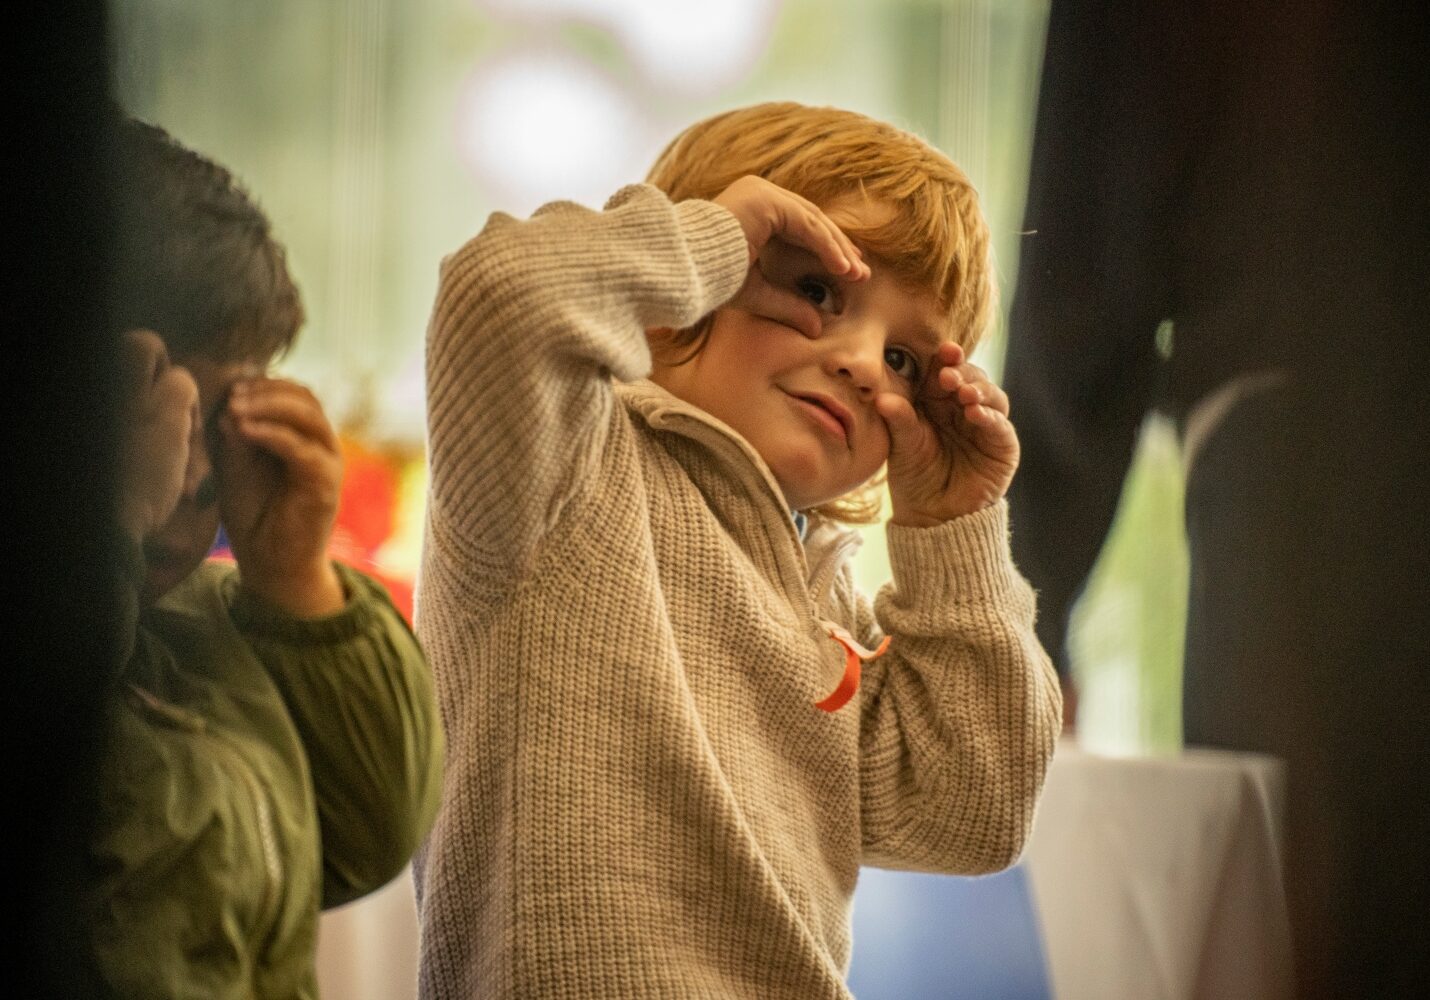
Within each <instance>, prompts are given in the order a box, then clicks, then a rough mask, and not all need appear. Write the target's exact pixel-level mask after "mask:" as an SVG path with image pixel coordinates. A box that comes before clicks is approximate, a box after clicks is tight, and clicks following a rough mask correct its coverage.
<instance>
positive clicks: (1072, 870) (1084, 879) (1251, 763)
mask: <svg viewBox="0 0 1430 1000" xmlns="http://www.w3.org/2000/svg"><path fill="white" fill-rule="evenodd" d="M1283 785H1284V779H1283V775H1282V771H1281V768H1280V766H1279V764H1277V762H1275V761H1273V760H1270V759H1268V758H1264V757H1258V756H1253V755H1246V754H1229V753H1222V752H1216V751H1197V750H1192V751H1187V752H1186V753H1183V754H1181V755H1179V756H1177V757H1172V758H1165V759H1162V758H1156V759H1145V758H1138V759H1127V758H1107V757H1098V756H1094V755H1091V754H1086V753H1083V752H1081V751H1079V750H1078V749H1077V748H1076V747H1075V746H1073V745H1072V744H1070V743H1067V742H1064V743H1063V744H1061V745H1060V746H1059V748H1058V753H1057V756H1056V757H1055V758H1054V761H1053V765H1052V769H1051V771H1050V772H1049V774H1048V782H1047V787H1046V789H1045V790H1044V793H1043V799H1042V802H1041V803H1040V805H1039V810H1038V819H1037V822H1036V824H1035V827H1034V830H1033V837H1032V840H1031V841H1030V842H1029V845H1028V850H1027V852H1026V855H1025V857H1024V862H1023V863H1024V865H1025V866H1026V869H1027V872H1028V876H1029V879H1030V881H1031V884H1032V887H1033V895H1034V898H1035V903H1036V907H1037V910H1038V917H1039V919H1040V921H1041V925H1042V935H1043V948H1044V952H1045V954H1046V956H1047V963H1048V970H1047V971H1048V978H1049V980H1050V982H1051V984H1052V988H1053V993H1054V996H1055V997H1056V998H1057V1000H1287V998H1289V997H1290V996H1291V989H1290V944H1289V933H1288V930H1287V920H1286V909H1285V903H1284V898H1283V895H1282V891H1281V864H1280V851H1279V846H1278V845H1279V844H1280V817H1281V797H1282V788H1283ZM416 942H417V917H416V910H415V908H414V905H413V898H412V879H411V876H410V874H406V873H405V874H404V875H403V876H402V877H400V878H398V879H397V880H396V881H394V882H393V883H392V884H391V885H389V886H387V887H386V888H385V889H383V890H381V891H379V892H377V893H375V894H373V895H371V896H369V897H367V898H366V899H363V900H359V901H358V902H356V903H353V904H351V905H349V906H346V907H344V908H342V909H340V910H334V911H331V912H329V913H327V914H324V916H323V921H322V925H321V928H320V934H319V940H318V979H319V984H320V987H321V989H322V994H323V996H324V997H325V998H329V1000H411V998H412V997H414V996H415V994H416V989H415V984H416V979H417V973H416V966H417V958H416V950H417V945H416Z"/></svg>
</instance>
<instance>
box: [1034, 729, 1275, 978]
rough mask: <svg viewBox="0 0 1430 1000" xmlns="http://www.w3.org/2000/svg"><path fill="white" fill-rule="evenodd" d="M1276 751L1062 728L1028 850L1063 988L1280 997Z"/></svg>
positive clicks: (1048, 947)
mask: <svg viewBox="0 0 1430 1000" xmlns="http://www.w3.org/2000/svg"><path fill="white" fill-rule="evenodd" d="M1284 787H1285V778H1284V774H1283V769H1282V767H1281V765H1280V764H1279V762H1277V761H1275V760H1273V759H1270V758H1267V757H1261V756H1256V755H1250V754H1232V753H1226V752H1221V751H1211V750H1188V751H1186V752H1184V753H1182V754H1180V755H1178V756H1176V757H1168V758H1165V759H1164V758H1136V759H1121V758H1107V757H1097V756H1093V755H1091V754H1086V753H1083V752H1081V751H1079V750H1078V749H1077V748H1076V747H1074V746H1073V745H1071V744H1069V743H1067V742H1064V743H1063V744H1061V745H1060V746H1059V748H1058V753H1057V756H1056V757H1055V758H1054V761H1053V766H1052V770H1051V771H1050V772H1049V774H1048V782H1047V786H1046V789H1045V791H1044V794H1043V799H1042V802H1041V803H1040V805H1039V809H1038V818H1037V821H1036V823H1035V825H1034V829H1033V837H1032V840H1031V841H1030V843H1029V845H1028V849H1027V852H1026V857H1025V863H1026V865H1027V869H1028V874H1029V877H1030V879H1031V882H1032V886H1033V895H1034V898H1035V900H1036V904H1037V909H1038V914H1039V917H1040V919H1041V921H1042V926H1043V944H1044V949H1045V952H1046V955H1047V959H1048V972H1049V976H1050V979H1051V982H1052V987H1053V993H1054V995H1055V996H1056V997H1057V998H1058V1000H1123V998H1125V1000H1284V998H1288V997H1290V996H1291V992H1292V991H1291V950H1290V933H1289V930H1288V923H1287V917H1286V906H1285V897H1284V894H1283V891H1282V886H1281V860H1280V858H1281V855H1280V844H1281V835H1280V827H1281V815H1282V797H1283V794H1284Z"/></svg>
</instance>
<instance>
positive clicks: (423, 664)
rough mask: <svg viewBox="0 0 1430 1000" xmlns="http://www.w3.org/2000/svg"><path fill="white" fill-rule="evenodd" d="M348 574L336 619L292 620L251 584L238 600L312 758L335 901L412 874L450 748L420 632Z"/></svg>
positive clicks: (327, 886) (327, 902)
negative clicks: (265, 601) (411, 863)
mask: <svg viewBox="0 0 1430 1000" xmlns="http://www.w3.org/2000/svg"><path fill="white" fill-rule="evenodd" d="M337 569H338V573H339V575H340V577H341V578H342V582H343V587H344V589H345V590H346V592H347V595H348V602H347V605H346V606H345V607H344V608H343V609H342V610H341V611H339V612H337V613H336V614H333V615H331V616H328V617H326V618H320V619H313V620H299V619H295V618H292V617H289V616H288V615H286V614H284V613H282V612H280V611H278V610H277V609H275V608H272V607H270V606H266V605H264V604H263V603H262V602H261V601H260V600H259V599H257V598H255V597H254V596H253V595H251V594H249V593H247V592H246V591H244V590H243V589H242V587H241V586H240V587H238V588H236V590H235V593H234V597H233V601H232V605H231V613H232V616H233V619H234V621H235V623H236V624H237V626H238V628H239V630H240V631H241V632H242V633H243V634H244V636H245V638H246V639H247V640H248V642H249V644H250V646H251V647H252V648H253V650H254V652H255V653H256V654H257V656H258V657H259V659H260V660H261V661H262V662H263V664H264V666H265V667H266V669H267V670H268V672H269V674H270V675H271V676H272V678H273V681H274V683H275V684H276V685H277V687H278V689H279V691H280V692H281V693H282V695H283V698H284V701H285V702H286V703H287V706H288V711H289V713H290V714H291V716H292V718H293V722H294V724H295V725H296V727H297V729H298V733H299V735H300V737H301V738H302V740H303V745H304V749H305V751H306V753H307V755H308V760H309V764H310V767H311V769H312V776H313V785H314V790H315V794H316V797H317V806H318V821H319V824H320V826H321V830H322V844H323V906H324V907H325V908H327V907H332V906H339V905H341V904H343V903H346V902H350V901H351V900H354V899H357V898H358V897H359V896H362V895H364V894H366V893H368V892H371V891H373V890H374V889H377V888H379V887H380V886H382V885H384V884H386V883H387V882H389V881H391V880H392V879H393V878H395V877H396V876H397V875H398V874H399V873H400V872H401V871H402V868H403V867H404V866H405V865H406V864H407V862H408V861H409V860H410V859H411V857H412V854H413V852H414V851H415V850H416V849H417V846H418V845H419V843H420V842H421V840H422V838H423V837H425V836H426V834H427V831H428V830H429V829H430V828H431V825H432V821H433V819H434V817H435V816H436V813H437V805H438V798H439V795H440V791H441V777H442V762H443V754H444V751H445V741H444V739H443V735H442V729H441V723H440V720H439V717H438V714H437V706H436V701H435V698H434V695H433V687H432V675H431V670H430V669H429V667H428V665H427V660H426V658H425V657H424V656H423V654H422V651H421V649H420V647H419V646H418V644H417V640H416V638H415V637H414V636H413V634H412V632H411V630H410V629H409V628H408V627H407V624H406V623H405V622H404V621H403V619H402V616H401V615H400V614H399V613H398V611H397V609H396V608H395V607H393V605H392V602H391V600H390V599H389V598H388V596H387V592H386V591H385V590H384V589H383V588H382V586H381V585H380V584H378V583H376V582H375V581H373V580H371V579H369V578H368V577H366V576H364V575H362V574H361V573H358V572H356V571H354V570H352V569H350V568H348V567H345V566H341V565H338V566H337Z"/></svg>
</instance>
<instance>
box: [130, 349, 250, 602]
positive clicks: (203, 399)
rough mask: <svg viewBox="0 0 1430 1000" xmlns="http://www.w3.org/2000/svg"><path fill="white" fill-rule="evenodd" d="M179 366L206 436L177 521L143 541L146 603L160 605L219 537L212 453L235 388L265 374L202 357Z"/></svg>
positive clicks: (197, 442)
mask: <svg viewBox="0 0 1430 1000" xmlns="http://www.w3.org/2000/svg"><path fill="white" fill-rule="evenodd" d="M174 363H175V364H178V365H181V366H183V367H184V368H187V369H188V370H189V373H190V374H191V375H193V377H194V381H195V382H196V383H197V384H198V387H199V414H200V418H201V419H202V420H203V430H202V433H200V434H196V435H194V440H193V441H192V442H191V443H190V446H189V466H188V473H189V474H188V476H187V477H186V482H188V483H191V484H193V485H192V486H190V487H187V488H186V489H185V491H184V494H183V496H181V497H180V498H179V505H178V507H177V508H175V510H174V513H173V516H172V517H170V518H169V520H168V521H166V522H164V524H163V526H161V527H160V528H159V529H158V530H157V531H155V532H154V533H152V534H151V535H149V536H148V537H147V538H145V539H144V559H145V563H146V565H147V570H148V571H147V573H146V575H145V578H144V586H143V590H142V593H141V596H142V598H143V599H144V600H145V601H146V602H153V601H156V600H158V599H159V598H160V597H162V596H164V594H166V593H168V592H169V591H170V590H172V589H174V587H176V586H178V585H179V584H180V583H181V582H182V581H183V580H184V578H185V577H187V576H188V575H189V574H190V573H192V572H193V571H194V570H196V569H198V567H199V564H200V563H202V562H203V561H204V558H205V557H206V556H207V555H208V553H209V550H210V549H211V548H212V547H213V543H214V539H215V538H216V537H217V536H218V525H219V503H218V490H217V488H216V486H215V482H214V470H213V462H212V460H211V455H210V449H211V448H212V447H213V442H214V440H215V438H216V435H215V433H214V431H215V425H216V424H217V421H218V417H219V414H220V413H221V412H222V410H223V408H224V407H225V406H226V405H227V404H228V393H229V390H230V389H231V388H232V387H233V386H234V384H235V383H237V382H239V381H241V380H243V379H245V378H252V377H253V376H255V375H259V374H261V373H262V371H263V368H264V365H263V364H261V363H259V362H252V361H244V362H227V363H224V364H216V363H214V362H213V361H209V360H206V359H204V358H194V357H190V358H176V359H175V360H174Z"/></svg>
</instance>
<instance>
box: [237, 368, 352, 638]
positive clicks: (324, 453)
mask: <svg viewBox="0 0 1430 1000" xmlns="http://www.w3.org/2000/svg"><path fill="white" fill-rule="evenodd" d="M215 433H216V434H217V435H218V438H219V440H218V441H216V442H214V444H215V446H216V447H215V452H216V454H217V456H218V457H217V462H216V471H217V474H218V481H219V507H220V511H221V514H222V518H223V524H224V529H225V531H226V532H227V533H228V540H229V544H230V546H231V547H232V548H233V555H234V558H235V559H236V560H237V561H238V566H239V572H240V574H241V578H242V580H243V585H244V586H245V587H246V588H248V589H249V590H251V591H253V592H254V593H255V594H257V595H258V596H259V597H262V598H263V599H264V600H266V601H268V602H269V603H271V604H274V605H277V606H278V607H280V608H283V609H284V610H285V611H288V612H289V613H290V614H293V615H295V616H297V617H302V618H314V617H318V616H320V615H324V614H330V613H332V612H335V611H338V610H340V609H341V608H342V606H343V604H344V600H345V598H344V594H343V588H342V583H341V582H340V581H339V579H338V576H337V573H336V572H335V571H334V569H333V566H332V563H331V562H330V561H329V559H328V555H327V548H328V538H329V536H330V535H331V534H332V530H333V522H334V520H335V519H336V517H337V510H338V495H339V490H340V487H341V485H342V455H341V453H340V451H339V449H338V438H337V435H336V434H335V433H334V431H333V428H332V426H331V425H330V424H329V423H328V418H327V416H326V415H325V414H324V413H323V408H322V405H321V404H320V403H319V402H318V400H317V398H316V397H315V396H314V395H313V394H312V393H311V392H310V391H309V390H308V389H306V388H304V387H303V386H301V385H298V384H296V383H294V382H289V381H286V380H284V379H277V378H267V377H259V378H254V379H246V380H244V381H241V382H237V383H235V384H234V386H233V389H232V390H231V392H230V393H229V397H228V401H227V403H226V405H225V407H224V410H223V412H222V414H221V416H220V418H219V420H218V425H217V428H216V430H215Z"/></svg>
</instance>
